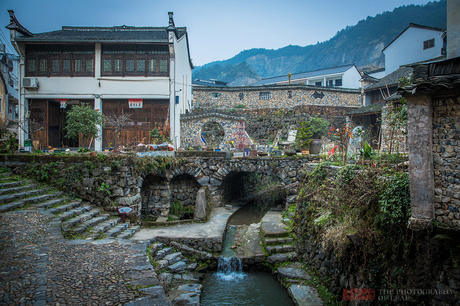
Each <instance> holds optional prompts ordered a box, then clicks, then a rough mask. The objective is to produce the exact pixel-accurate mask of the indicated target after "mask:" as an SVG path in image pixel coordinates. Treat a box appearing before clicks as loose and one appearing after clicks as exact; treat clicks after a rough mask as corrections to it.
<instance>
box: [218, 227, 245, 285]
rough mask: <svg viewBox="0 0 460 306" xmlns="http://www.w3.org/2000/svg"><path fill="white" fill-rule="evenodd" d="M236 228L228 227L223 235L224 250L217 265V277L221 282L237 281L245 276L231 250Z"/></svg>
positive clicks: (241, 266) (239, 261) (240, 263)
mask: <svg viewBox="0 0 460 306" xmlns="http://www.w3.org/2000/svg"><path fill="white" fill-rule="evenodd" d="M235 231H236V227H235V226H234V225H230V226H229V227H228V228H227V232H226V233H225V240H224V250H223V251H222V255H221V256H220V257H219V261H218V263H217V277H218V278H220V279H222V280H238V279H242V278H244V277H245V276H246V273H244V272H243V264H242V262H241V260H240V259H239V258H238V257H236V254H235V252H234V251H233V250H232V248H231V247H232V245H233V242H234V239H235Z"/></svg>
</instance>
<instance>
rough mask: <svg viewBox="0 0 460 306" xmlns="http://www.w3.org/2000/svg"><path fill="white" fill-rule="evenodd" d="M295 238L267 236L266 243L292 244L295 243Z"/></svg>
mask: <svg viewBox="0 0 460 306" xmlns="http://www.w3.org/2000/svg"><path fill="white" fill-rule="evenodd" d="M293 242H294V239H292V238H290V237H287V238H266V239H265V243H266V244H267V245H275V244H290V243H293Z"/></svg>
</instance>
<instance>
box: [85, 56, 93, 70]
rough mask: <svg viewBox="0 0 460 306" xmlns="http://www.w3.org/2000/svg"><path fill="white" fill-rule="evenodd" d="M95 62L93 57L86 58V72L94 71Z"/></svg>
mask: <svg viewBox="0 0 460 306" xmlns="http://www.w3.org/2000/svg"><path fill="white" fill-rule="evenodd" d="M93 67H94V64H93V60H92V59H87V60H86V72H90V73H92V72H93V70H94V68H93Z"/></svg>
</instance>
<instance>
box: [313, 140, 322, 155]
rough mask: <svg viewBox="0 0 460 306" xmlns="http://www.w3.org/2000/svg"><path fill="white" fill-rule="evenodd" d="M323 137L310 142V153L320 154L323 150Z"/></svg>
mask: <svg viewBox="0 0 460 306" xmlns="http://www.w3.org/2000/svg"><path fill="white" fill-rule="evenodd" d="M321 145H322V141H321V139H312V140H311V143H310V154H319V152H321Z"/></svg>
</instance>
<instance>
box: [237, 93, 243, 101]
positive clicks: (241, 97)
mask: <svg viewBox="0 0 460 306" xmlns="http://www.w3.org/2000/svg"><path fill="white" fill-rule="evenodd" d="M238 97H239V98H240V101H243V100H244V92H240V93H239V94H238Z"/></svg>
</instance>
